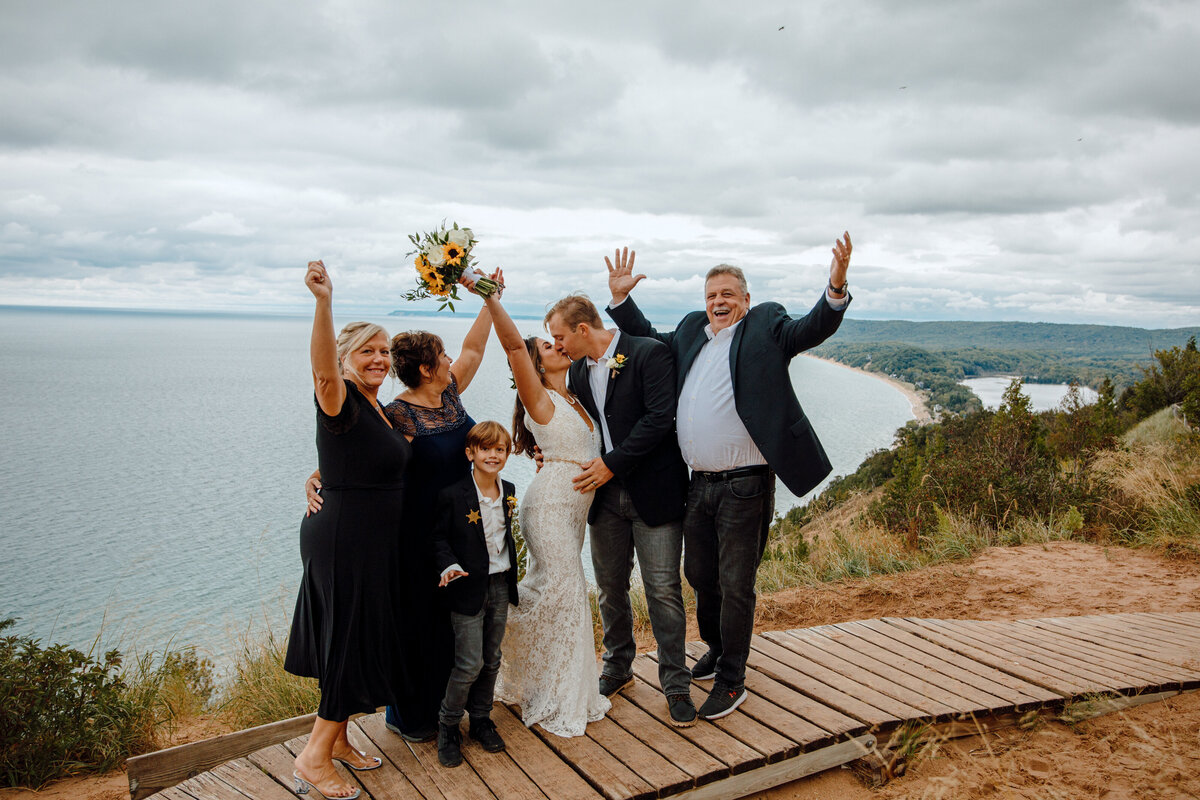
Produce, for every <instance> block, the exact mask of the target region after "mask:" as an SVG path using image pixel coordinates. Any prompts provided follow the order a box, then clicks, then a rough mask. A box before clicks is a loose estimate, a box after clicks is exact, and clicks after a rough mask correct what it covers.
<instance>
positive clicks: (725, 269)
mask: <svg viewBox="0 0 1200 800" xmlns="http://www.w3.org/2000/svg"><path fill="white" fill-rule="evenodd" d="M718 275H732V276H733V277H735V278H737V282H738V286H740V287H742V294H750V286H749V285H748V284H747V283H746V273H744V272H742V268H741V267H735V266H732V265H730V264H717V265H716V266H715V267H713V268H712V269H710V270H709V271H708V274H707V275H705V276H704V284H705V285H706V286H707V285H708V282H709V281H710V280H712V279H713V278H715V277H717V276H718Z"/></svg>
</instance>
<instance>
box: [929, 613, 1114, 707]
mask: <svg viewBox="0 0 1200 800" xmlns="http://www.w3.org/2000/svg"><path fill="white" fill-rule="evenodd" d="M925 622H927V623H929V624H931V625H936V626H938V627H941V628H942V629H943V630H952V631H954V632H955V633H956V634H958V635H960V636H965V637H969V638H970V639H971V640H972V641H976V642H985V643H988V644H992V645H995V646H997V647H1003V648H1007V649H1008V650H1010V651H1012V652H1014V653H1020V654H1022V655H1024V656H1026V657H1028V658H1029V659H1031V660H1034V661H1038V662H1040V663H1041V664H1043V665H1045V666H1046V667H1048V668H1050V669H1052V670H1054V671H1056V672H1059V673H1061V674H1063V675H1071V676H1074V678H1075V679H1076V680H1079V681H1082V682H1084V685H1086V686H1088V691H1092V692H1115V691H1121V690H1122V689H1130V688H1134V687H1135V686H1136V685H1137V684H1136V682H1131V681H1130V679H1129V676H1127V675H1124V674H1122V673H1119V672H1115V671H1114V670H1111V669H1108V668H1106V667H1103V666H1101V665H1098V664H1092V663H1088V662H1087V661H1083V660H1081V659H1078V658H1075V657H1072V656H1069V655H1064V654H1062V653H1059V652H1056V651H1055V650H1053V649H1050V648H1048V647H1047V646H1045V645H1042V644H1028V643H1026V642H1023V641H1021V640H1020V639H1018V638H1015V637H1014V636H1012V635H1011V634H1010V633H1008V632H1006V631H1004V630H1003V629H1000V630H990V629H988V628H985V627H984V625H983V623H980V622H960V621H958V620H925Z"/></svg>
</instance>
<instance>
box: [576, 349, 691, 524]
mask: <svg viewBox="0 0 1200 800" xmlns="http://www.w3.org/2000/svg"><path fill="white" fill-rule="evenodd" d="M615 355H623V356H625V359H626V360H625V366H623V367H622V368H621V369H620V370H619V371H618V372H617V373H616V375H615V376H614V375H613V374H612V372H611V371H610V373H609V377H608V387H607V389H606V390H605V392H606V393H605V397H604V408H603V409H598V408H597V407H596V399H595V397H593V396H592V387H591V384H590V383H589V382H588V374H587V373H588V366H587V359H585V358H581V359H579V360H578V361H576V362H575V363H574V364H572V365H571V370H570V372H569V373H568V377H569V382H570V385H571V391H573V392H574V393H575V394H576V396H578V397H579V401H580V402H581V403H583V407H584V408H585V409H586V410H587V412H588V413H589V414H591V415H592V419H594V420H597V421H599V419H600V415H601V413H603V415H604V419H605V421H606V422H607V423H608V431H609V433H610V434H612V439H613V440H612V442H611V443H610V446H611V449H610V450H609V451H608V452H607V453H605V454H604V455H603V456H601V458H603V460H604V463H605V465H606V466H607V467H608V468H609V469H610V470H612V472H613V475H614V476H615V478H614V480H615V481H616V482H618V483H619V484H620V485H621V486H623V487H624V488H625V491H627V492H629V499H630V500H631V501H632V502H633V507H634V510H636V511H637V513H638V516H639V517H641V518H642V521H643V522H645V523H646V524H647V525H665V524H666V523H668V522H674V521H676V520H679V519H683V511H684V506H685V504H686V503H687V483H688V478H687V467H686V466H685V465H684V463H683V458H682V457H681V456H680V455H679V441H678V439H677V438H676V436H675V403H676V399H677V393H676V389H675V363H674V361H673V360H672V358H671V352H670V351H669V350H668V349H667V348H666V347H664V346H663V345H662V343H660V342H656V341H655V340H654V339H648V338H645V337H641V336H631V335H629V334H626V333H622V334H621V336H620V337H619V338H618V339H617V348H616V351H615ZM597 424H598V423H597ZM604 489H605V487H603V486H602V487H600V491H604ZM597 507H598V504H597V503H592V507H591V509H590V510H589V511H588V522H594V521H595V515H596V510H597Z"/></svg>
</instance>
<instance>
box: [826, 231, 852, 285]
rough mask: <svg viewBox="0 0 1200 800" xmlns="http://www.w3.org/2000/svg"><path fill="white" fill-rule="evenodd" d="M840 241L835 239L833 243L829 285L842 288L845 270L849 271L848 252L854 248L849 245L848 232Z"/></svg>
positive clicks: (844, 281)
mask: <svg viewBox="0 0 1200 800" xmlns="http://www.w3.org/2000/svg"><path fill="white" fill-rule="evenodd" d="M843 236H844V237H845V239H844V240H842V239H835V240H834V243H833V261H832V262H831V263H830V265H829V285H830V286H844V285H845V284H846V270H848V269H850V251H851V250H853V249H854V246H853V245H852V244H851V243H850V233H849V231H847V232H845V233H844V234H843Z"/></svg>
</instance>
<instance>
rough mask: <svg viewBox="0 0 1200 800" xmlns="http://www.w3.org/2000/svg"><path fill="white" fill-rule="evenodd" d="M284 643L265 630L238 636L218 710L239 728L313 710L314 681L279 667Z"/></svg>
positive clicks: (315, 703)
mask: <svg viewBox="0 0 1200 800" xmlns="http://www.w3.org/2000/svg"><path fill="white" fill-rule="evenodd" d="M286 654H287V640H286V639H283V638H278V637H276V635H275V632H274V631H273V630H271V629H269V628H268V629H267V630H266V631H265V632H263V633H256V632H251V631H248V632H246V633H245V634H242V635H241V636H240V637H239V641H238V653H237V656H236V660H235V663H234V670H233V677H232V680H231V681H230V683H229V686H228V687H227V688H226V690H225V693H224V701H223V702H222V704H221V710H222V711H223V712H224V713H225V715H226V716H227V717H229V719H230V720H231V721H232V722H233V723H234V724H235V725H237V727H239V728H252V727H255V726H257V725H265V724H267V723H268V722H276V721H278V720H281V719H291V718H292V717H299V716H302V715H304V714H310V713H312V712H314V711H316V710H317V706H318V705H319V704H320V702H321V691H320V688H319V687H318V685H317V681H316V679H315V678H302V677H299V676H297V675H292V674H291V673H289V672H288V671H287V670H285V669H284V668H283V660H284V656H285V655H286Z"/></svg>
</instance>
